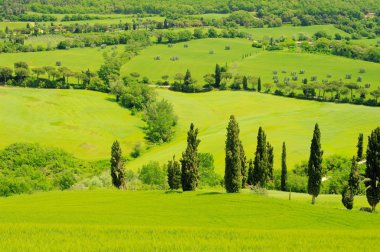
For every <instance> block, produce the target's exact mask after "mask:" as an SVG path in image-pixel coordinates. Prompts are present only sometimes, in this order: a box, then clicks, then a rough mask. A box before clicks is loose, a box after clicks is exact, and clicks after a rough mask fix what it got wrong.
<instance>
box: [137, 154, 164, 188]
mask: <svg viewBox="0 0 380 252" xmlns="http://www.w3.org/2000/svg"><path fill="white" fill-rule="evenodd" d="M166 172H167V171H166V168H165V169H163V168H161V166H160V164H159V163H158V162H155V161H151V162H149V163H148V164H145V165H143V166H142V167H141V169H140V170H139V176H138V178H139V179H140V180H141V182H142V183H144V184H145V185H149V186H150V189H161V190H162V189H165V188H166V187H167V180H166Z"/></svg>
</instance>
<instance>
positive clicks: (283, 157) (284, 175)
mask: <svg viewBox="0 0 380 252" xmlns="http://www.w3.org/2000/svg"><path fill="white" fill-rule="evenodd" d="M287 173H288V168H287V166H286V145H285V142H283V143H282V155H281V191H286V180H287V178H288V174H287Z"/></svg>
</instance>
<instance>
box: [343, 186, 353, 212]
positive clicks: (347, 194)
mask: <svg viewBox="0 0 380 252" xmlns="http://www.w3.org/2000/svg"><path fill="white" fill-rule="evenodd" d="M342 203H343V205H344V206H345V207H346V208H347V209H348V210H351V209H352V208H353V207H354V194H353V193H352V190H351V188H350V187H349V186H345V187H344V188H343V191H342Z"/></svg>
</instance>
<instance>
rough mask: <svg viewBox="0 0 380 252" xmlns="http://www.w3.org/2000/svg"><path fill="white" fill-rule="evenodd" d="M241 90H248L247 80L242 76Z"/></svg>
mask: <svg viewBox="0 0 380 252" xmlns="http://www.w3.org/2000/svg"><path fill="white" fill-rule="evenodd" d="M243 89H244V90H248V78H247V76H245V75H244V76H243Z"/></svg>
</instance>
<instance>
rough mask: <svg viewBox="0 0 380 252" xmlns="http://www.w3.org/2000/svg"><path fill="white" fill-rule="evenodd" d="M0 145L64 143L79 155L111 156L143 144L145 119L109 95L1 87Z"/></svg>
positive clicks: (88, 156)
mask: <svg viewBox="0 0 380 252" xmlns="http://www.w3.org/2000/svg"><path fill="white" fill-rule="evenodd" d="M0 104H1V107H2V109H1V110H0V118H1V121H2V123H3V126H2V127H1V128H0V138H1V139H2V141H1V142H0V148H1V149H2V148H4V147H6V146H7V145H9V144H12V143H17V142H31V143H40V144H42V145H47V146H55V147H60V148H63V149H65V150H67V151H68V152H70V153H73V154H74V155H75V156H77V157H79V158H85V159H91V160H94V159H108V158H109V155H110V146H111V144H112V142H113V141H114V140H115V139H119V141H120V142H121V144H122V147H123V149H124V151H125V153H128V152H129V151H130V150H131V149H132V147H133V146H134V144H135V143H136V142H142V141H143V139H144V134H143V132H142V131H141V130H140V129H139V127H141V126H142V122H141V120H140V119H138V117H134V116H131V115H130V112H129V111H128V110H126V109H123V108H122V107H120V106H119V105H118V104H116V103H115V102H114V100H113V97H112V96H111V95H108V94H104V93H98V92H91V91H82V90H75V91H74V90H46V89H25V88H0Z"/></svg>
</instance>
